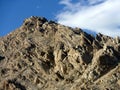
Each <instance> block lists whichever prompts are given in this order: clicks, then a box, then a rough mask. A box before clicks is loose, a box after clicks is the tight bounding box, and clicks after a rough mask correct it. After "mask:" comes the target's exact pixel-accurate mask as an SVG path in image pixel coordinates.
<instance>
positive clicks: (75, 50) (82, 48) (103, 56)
mask: <svg viewBox="0 0 120 90" xmlns="http://www.w3.org/2000/svg"><path fill="white" fill-rule="evenodd" d="M119 51H120V39H119V37H116V38H112V37H109V36H105V35H103V34H100V33H99V34H97V35H96V37H93V36H91V35H89V34H87V33H85V32H84V31H82V29H80V28H71V27H67V26H64V25H61V24H58V23H56V22H54V21H48V20H47V19H46V18H44V17H35V16H32V17H30V18H28V19H26V20H25V21H24V23H23V25H22V26H21V27H20V28H18V29H16V30H15V31H13V32H11V33H10V34H8V35H7V36H5V37H1V38H0V90H90V89H91V90H109V89H113V90H119V89H120V52H119Z"/></svg>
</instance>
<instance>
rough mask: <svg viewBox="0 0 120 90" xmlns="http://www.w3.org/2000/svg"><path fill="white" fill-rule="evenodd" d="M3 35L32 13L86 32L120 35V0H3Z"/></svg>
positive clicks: (0, 26) (0, 6) (0, 27)
mask: <svg viewBox="0 0 120 90" xmlns="http://www.w3.org/2000/svg"><path fill="white" fill-rule="evenodd" d="M0 11H1V14H0V20H1V21H0V36H4V35H6V34H7V33H9V32H10V31H11V30H14V29H16V28H17V27H19V26H20V25H21V24H22V21H23V20H24V19H25V18H28V17H30V16H44V17H46V18H47V19H49V20H50V19H52V20H55V21H57V22H59V23H61V24H64V25H67V26H71V27H80V28H82V29H84V30H86V31H87V32H92V33H102V34H105V35H109V36H113V37H115V36H120V0H0Z"/></svg>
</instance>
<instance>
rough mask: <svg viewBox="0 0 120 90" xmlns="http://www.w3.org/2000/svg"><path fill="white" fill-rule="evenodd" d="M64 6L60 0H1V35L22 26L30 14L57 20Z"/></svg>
mask: <svg viewBox="0 0 120 90" xmlns="http://www.w3.org/2000/svg"><path fill="white" fill-rule="evenodd" d="M62 6H63V5H60V4H59V3H58V0H0V12H1V13H0V36H4V35H6V34H8V33H9V32H11V31H12V30H15V29H16V28H18V27H20V25H22V23H23V20H24V19H25V18H28V17H30V16H44V17H46V18H47V19H49V20H50V19H52V20H55V18H54V17H55V15H56V14H57V13H58V12H59V10H60V9H62Z"/></svg>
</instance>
